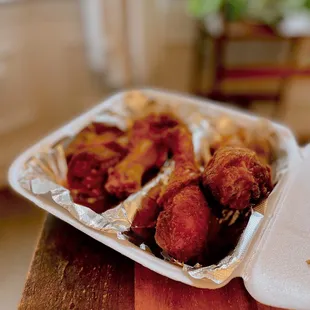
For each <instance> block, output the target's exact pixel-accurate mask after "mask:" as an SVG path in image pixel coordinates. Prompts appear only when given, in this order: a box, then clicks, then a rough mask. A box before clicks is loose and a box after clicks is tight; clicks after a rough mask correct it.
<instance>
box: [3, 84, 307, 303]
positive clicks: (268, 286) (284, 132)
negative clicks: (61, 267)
mask: <svg viewBox="0 0 310 310" xmlns="http://www.w3.org/2000/svg"><path fill="white" fill-rule="evenodd" d="M141 91H142V92H143V93H144V94H145V95H147V96H149V97H151V98H154V99H155V100H157V101H158V102H159V103H160V102H161V101H162V102H169V104H171V105H173V103H174V102H178V103H180V102H181V103H183V104H184V105H192V106H194V107H195V108H197V110H199V112H200V113H202V114H203V115H206V116H217V115H220V114H223V113H225V114H226V115H229V116H231V117H232V118H233V119H234V120H236V121H237V122H239V123H242V124H243V125H244V126H246V125H247V123H248V124H249V125H250V123H251V122H253V120H255V119H256V117H255V116H252V115H249V114H246V113H242V112H237V111H235V110H232V109H229V108H225V107H223V106H221V105H219V104H217V103H215V102H211V101H208V100H202V99H197V98H195V97H190V96H185V95H180V94H175V93H169V92H165V91H159V90H150V89H142V90H141ZM124 94H125V93H124V92H122V93H118V94H116V95H114V96H112V97H110V98H108V99H107V100H105V101H104V102H102V103H101V104H99V105H98V106H96V107H94V108H93V109H91V110H90V111H88V112H86V113H85V114H83V115H81V116H79V117H78V118H76V119H75V120H73V121H71V122H70V123H68V124H67V125H65V126H64V127H62V128H61V129H59V130H57V131H56V132H54V133H52V134H51V135H49V136H48V137H46V138H45V139H43V140H42V141H40V142H39V143H37V144H36V145H34V146H33V147H31V148H30V149H28V150H27V151H25V152H24V153H23V154H22V155H20V156H19V157H18V158H17V159H16V160H15V161H14V163H13V164H12V166H11V167H10V170H9V182H10V184H11V186H12V187H13V188H14V189H15V190H16V191H17V192H18V193H20V194H21V195H23V196H24V197H26V198H27V199H29V200H31V201H32V202H34V203H35V204H36V205H37V206H39V207H40V208H42V209H44V210H46V211H48V212H49V213H51V214H53V215H55V216H56V217H58V218H60V219H62V220H64V221H65V222H67V223H69V224H71V225H72V226H74V227H75V228H77V229H79V230H81V231H83V232H84V233H86V234H88V235H89V236H91V237H92V238H94V239H96V240H98V241H100V242H102V243H103V244H105V245H107V246H109V247H111V248H113V249H115V250H116V251H118V252H120V253H122V254H123V255H125V256H127V257H129V258H131V259H133V260H134V261H136V262H138V263H140V264H142V265H143V266H145V267H147V268H149V269H151V270H153V271H155V272H157V273H159V274H162V275H164V276H167V277H169V278H171V279H174V280H177V281H180V282H183V283H185V284H188V285H191V286H195V287H200V288H209V289H216V288H219V287H221V286H224V285H225V284H227V283H228V282H229V281H230V280H231V279H232V278H235V277H242V278H243V280H244V283H245V286H246V289H247V290H248V292H249V293H250V294H251V295H252V296H253V297H254V298H255V299H256V300H257V301H259V302H261V303H264V304H268V305H272V306H276V307H284V308H294V309H310V266H309V265H308V264H307V263H306V260H308V259H310V147H306V148H304V149H301V148H300V147H299V146H298V145H297V143H296V140H295V138H294V136H293V134H292V133H291V131H290V130H289V129H287V128H286V127H284V126H281V125H279V124H276V123H273V126H274V129H275V130H276V132H277V133H278V135H279V137H280V140H281V143H283V145H284V147H285V149H286V151H287V155H288V172H287V173H286V174H285V175H284V176H283V177H282V178H281V180H280V182H279V183H278V184H277V186H276V187H275V189H274V190H273V192H272V193H271V195H270V196H269V198H268V202H267V209H266V213H265V216H264V219H263V222H262V224H261V225H260V227H259V230H258V231H257V232H256V235H255V237H254V239H253V240H252V242H251V246H250V248H249V249H248V251H247V255H246V257H245V259H244V260H243V261H242V262H241V264H240V265H239V267H238V268H237V269H236V270H235V271H234V272H233V274H232V275H231V276H230V277H229V278H228V279H227V281H225V282H224V283H221V284H220V285H218V284H216V283H214V282H212V281H211V280H205V279H202V280H199V279H194V278H192V277H189V276H188V275H187V274H185V273H184V272H183V271H182V268H180V267H179V266H176V265H173V264H171V263H168V262H166V261H164V260H162V259H159V258H157V257H155V256H153V255H152V254H150V253H148V252H147V251H142V250H141V249H140V248H138V247H136V246H135V245H133V244H132V243H130V242H129V241H127V240H119V239H118V238H117V237H116V235H113V234H108V233H103V232H99V231H96V230H93V229H91V228H89V227H87V226H84V225H83V224H81V223H80V222H79V221H77V220H76V219H75V218H73V217H72V216H71V215H70V214H69V213H68V212H67V211H66V210H65V209H64V208H62V207H61V206H59V205H57V204H56V203H55V202H54V201H53V200H52V199H51V197H50V195H49V194H45V195H34V194H32V193H30V192H29V191H27V190H26V189H24V188H23V187H22V186H21V184H20V183H19V176H20V172H21V171H22V170H23V168H24V164H25V163H26V162H27V160H28V159H29V158H30V157H32V156H34V155H36V154H38V153H39V152H41V151H42V150H46V149H48V148H49V147H50V146H51V145H53V144H55V143H56V142H57V141H59V140H60V139H61V138H62V137H65V136H68V135H74V134H76V133H77V132H78V131H79V130H80V129H82V128H83V127H84V126H85V125H87V124H88V123H90V122H91V120H92V119H93V118H94V117H95V116H96V115H97V114H98V113H99V112H100V111H101V110H102V108H103V107H105V106H106V105H113V103H114V102H117V101H119V100H122V99H123V96H124Z"/></svg>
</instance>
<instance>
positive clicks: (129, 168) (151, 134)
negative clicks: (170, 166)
mask: <svg viewBox="0 0 310 310" xmlns="http://www.w3.org/2000/svg"><path fill="white" fill-rule="evenodd" d="M177 124H178V120H177V119H176V118H174V117H173V116H172V115H169V114H150V115H148V116H147V117H145V118H142V119H139V120H137V121H135V123H134V124H133V127H132V129H131V133H130V136H129V153H128V155H127V156H126V157H125V158H124V159H123V160H122V161H121V162H120V163H119V164H118V165H116V166H115V167H114V168H112V169H110V170H109V177H108V180H107V183H106V185H105V188H106V190H107V191H108V192H109V193H110V194H112V195H115V196H116V197H118V198H119V199H125V198H127V197H128V196H129V195H130V194H132V193H135V192H136V191H138V190H139V189H140V188H141V185H142V177H143V175H144V173H145V172H147V171H148V170H149V169H151V168H154V167H155V168H160V167H161V166H162V165H163V163H164V162H165V160H166V159H167V154H168V148H167V146H166V143H165V141H164V140H165V135H166V133H167V131H168V130H169V129H170V128H173V127H175V126H176V125H177Z"/></svg>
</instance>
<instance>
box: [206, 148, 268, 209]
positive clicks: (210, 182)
mask: <svg viewBox="0 0 310 310" xmlns="http://www.w3.org/2000/svg"><path fill="white" fill-rule="evenodd" d="M203 186H204V189H205V191H206V194H207V195H211V196H212V198H213V199H215V200H216V201H217V202H218V203H220V204H221V205H222V206H223V207H228V208H231V209H245V208H247V207H250V206H251V205H252V204H255V203H257V202H259V201H260V200H261V199H263V198H265V197H266V196H267V195H268V194H269V193H270V191H271V190H272V183H271V172H270V167H269V166H268V165H265V164H262V163H261V162H260V161H259V159H258V157H257V155H256V153H255V152H254V151H252V150H250V149H247V148H239V147H223V148H220V149H219V150H217V151H216V152H215V154H214V156H213V157H212V159H211V160H210V161H209V163H208V164H207V166H206V167H205V170H204V173H203Z"/></svg>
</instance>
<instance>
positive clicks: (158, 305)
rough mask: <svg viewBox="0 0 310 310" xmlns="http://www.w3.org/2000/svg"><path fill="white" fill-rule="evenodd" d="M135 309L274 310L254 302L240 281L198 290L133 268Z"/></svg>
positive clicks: (143, 269)
mask: <svg viewBox="0 0 310 310" xmlns="http://www.w3.org/2000/svg"><path fill="white" fill-rule="evenodd" d="M135 309H136V310H144V309H147V310H175V309H178V310H188V309H190V310H200V309H204V310H208V309H216V310H221V309H223V310H226V309H239V310H245V309H247V310H248V309H260V310H267V309H277V308H273V307H269V306H265V305H262V304H260V303H258V302H256V301H255V300H254V299H253V298H252V297H251V296H250V295H249V293H248V292H247V291H246V290H245V288H244V285H243V282H242V280H241V279H234V280H232V281H231V282H230V283H229V284H228V285H226V286H225V287H223V288H220V289H217V290H207V289H198V288H194V287H190V286H188V285H185V284H183V283H180V282H176V281H173V280H171V279H168V278H166V277H163V276H161V275H159V274H157V273H155V272H153V271H151V270H149V269H147V268H145V267H143V266H141V265H139V264H136V266H135Z"/></svg>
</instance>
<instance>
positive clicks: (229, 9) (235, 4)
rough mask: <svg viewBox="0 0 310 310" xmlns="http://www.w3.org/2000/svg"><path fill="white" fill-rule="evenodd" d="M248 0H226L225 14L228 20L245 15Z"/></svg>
mask: <svg viewBox="0 0 310 310" xmlns="http://www.w3.org/2000/svg"><path fill="white" fill-rule="evenodd" d="M247 3H248V0H228V1H227V4H226V5H225V15H226V18H227V19H228V20H238V19H241V18H242V17H244V16H245V14H246V11H247Z"/></svg>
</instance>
